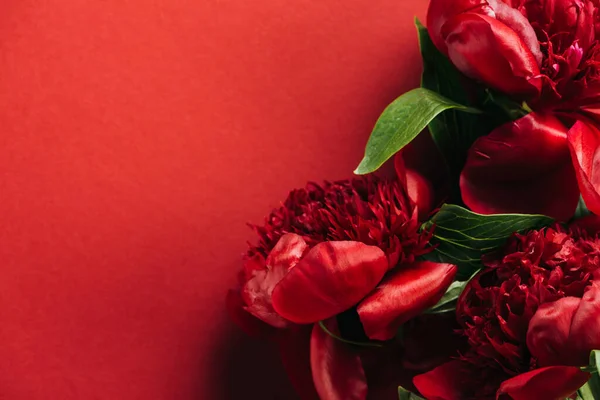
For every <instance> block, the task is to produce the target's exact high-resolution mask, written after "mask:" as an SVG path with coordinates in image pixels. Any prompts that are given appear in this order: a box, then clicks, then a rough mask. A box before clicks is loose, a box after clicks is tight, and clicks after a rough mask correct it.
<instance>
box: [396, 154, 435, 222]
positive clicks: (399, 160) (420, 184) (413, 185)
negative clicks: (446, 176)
mask: <svg viewBox="0 0 600 400" xmlns="http://www.w3.org/2000/svg"><path fill="white" fill-rule="evenodd" d="M394 166H395V168H396V175H397V177H398V179H399V180H400V182H402V183H403V184H404V185H406V191H407V192H408V197H409V198H410V199H411V200H412V202H413V203H415V204H416V206H417V210H418V212H419V220H420V221H424V220H426V219H427V217H428V216H429V213H430V212H431V211H432V210H433V202H434V200H433V198H434V191H433V186H432V185H431V183H430V182H429V181H428V180H427V179H426V178H425V177H424V176H423V175H421V174H420V173H418V172H417V171H415V170H413V169H409V168H406V166H405V164H404V160H403V157H402V154H401V153H398V154H396V157H395V158H394Z"/></svg>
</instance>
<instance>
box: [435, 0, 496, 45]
mask: <svg viewBox="0 0 600 400" xmlns="http://www.w3.org/2000/svg"><path fill="white" fill-rule="evenodd" d="M464 12H475V13H481V14H487V15H489V16H494V12H493V11H492V9H491V8H490V7H489V6H488V2H487V1H486V0H431V1H430V2H429V9H428V10H427V29H428V31H429V35H430V36H431V40H432V41H433V43H434V44H435V46H436V47H437V48H438V50H439V51H441V52H442V53H444V54H446V55H447V54H448V48H447V46H446V41H445V39H446V38H445V37H443V36H442V28H443V27H444V25H445V24H446V22H448V20H449V19H451V18H452V17H455V16H457V15H459V14H462V13H464Z"/></svg>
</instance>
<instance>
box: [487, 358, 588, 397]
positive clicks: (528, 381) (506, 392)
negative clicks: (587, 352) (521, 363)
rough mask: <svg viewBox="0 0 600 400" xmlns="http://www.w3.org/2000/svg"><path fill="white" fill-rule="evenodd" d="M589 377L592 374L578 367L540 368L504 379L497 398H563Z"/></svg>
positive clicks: (568, 395) (573, 391)
mask: <svg viewBox="0 0 600 400" xmlns="http://www.w3.org/2000/svg"><path fill="white" fill-rule="evenodd" d="M589 377H590V374H588V373H587V372H583V371H581V370H580V369H579V368H577V367H565V366H554V367H546V368H538V369H534V370H533V371H529V372H526V373H524V374H521V375H517V376H515V377H514V378H511V379H509V380H506V381H504V382H503V383H502V385H500V389H499V390H498V395H497V396H498V397H497V398H498V399H511V400H531V399H544V400H563V399H565V398H568V397H570V396H571V395H572V394H573V393H575V392H576V391H577V389H579V388H580V387H581V386H583V385H584V384H585V383H586V382H587V380H588V379H589Z"/></svg>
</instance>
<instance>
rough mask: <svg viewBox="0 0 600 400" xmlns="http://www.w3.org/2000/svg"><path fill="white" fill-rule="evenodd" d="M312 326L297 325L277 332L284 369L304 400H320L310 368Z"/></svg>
mask: <svg viewBox="0 0 600 400" xmlns="http://www.w3.org/2000/svg"><path fill="white" fill-rule="evenodd" d="M312 328H313V327H312V326H310V325H296V326H294V327H292V328H290V329H285V330H279V331H277V336H276V341H277V345H278V348H279V355H280V357H281V362H282V364H283V368H284V369H285V372H286V373H287V375H288V377H289V379H290V382H291V383H292V386H294V389H295V390H296V393H297V394H298V395H299V396H300V398H301V399H302V400H318V399H319V395H318V394H317V391H316V389H315V385H314V383H313V378H312V370H311V366H310V342H311V336H312Z"/></svg>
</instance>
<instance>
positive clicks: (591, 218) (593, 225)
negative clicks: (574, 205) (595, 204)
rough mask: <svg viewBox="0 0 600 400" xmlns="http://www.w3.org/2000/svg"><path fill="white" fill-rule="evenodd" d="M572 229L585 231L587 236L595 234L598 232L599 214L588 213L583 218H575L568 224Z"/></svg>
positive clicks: (599, 229) (599, 225)
mask: <svg viewBox="0 0 600 400" xmlns="http://www.w3.org/2000/svg"><path fill="white" fill-rule="evenodd" d="M569 228H570V229H572V230H579V231H583V232H585V233H587V234H588V235H589V236H592V237H593V236H596V235H597V234H598V233H600V216H598V215H588V216H585V217H583V218H579V219H576V220H575V221H573V222H571V223H570V224H569Z"/></svg>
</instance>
